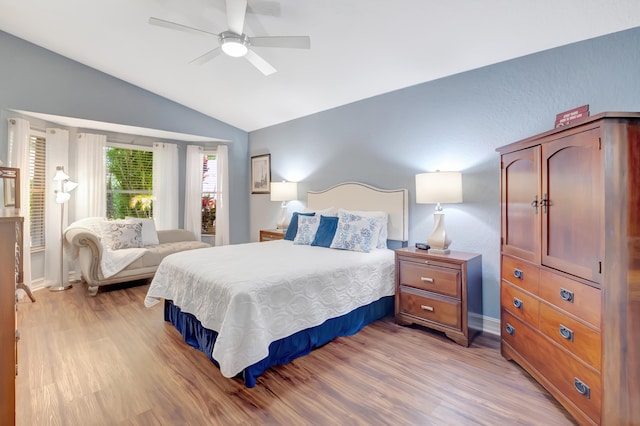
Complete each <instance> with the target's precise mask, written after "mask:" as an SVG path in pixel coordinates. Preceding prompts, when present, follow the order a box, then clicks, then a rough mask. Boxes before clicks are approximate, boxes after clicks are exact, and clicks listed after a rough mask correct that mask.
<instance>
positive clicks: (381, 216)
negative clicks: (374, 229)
mask: <svg viewBox="0 0 640 426" xmlns="http://www.w3.org/2000/svg"><path fill="white" fill-rule="evenodd" d="M343 212H344V213H351V214H355V215H357V216H362V217H372V218H374V219H376V220H378V221H380V232H379V233H378V236H377V238H376V245H375V248H387V239H388V238H389V236H388V230H387V228H388V226H389V214H388V213H387V212H383V211H356V210H344V209H340V210H339V211H338V214H340V213H343ZM371 248H373V247H371Z"/></svg>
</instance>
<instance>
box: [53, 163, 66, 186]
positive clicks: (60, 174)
mask: <svg viewBox="0 0 640 426" xmlns="http://www.w3.org/2000/svg"><path fill="white" fill-rule="evenodd" d="M67 179H69V175H68V174H66V173H65V172H64V169H63V168H62V166H58V167H56V175H55V176H54V177H53V180H54V181H56V182H59V181H63V180H67Z"/></svg>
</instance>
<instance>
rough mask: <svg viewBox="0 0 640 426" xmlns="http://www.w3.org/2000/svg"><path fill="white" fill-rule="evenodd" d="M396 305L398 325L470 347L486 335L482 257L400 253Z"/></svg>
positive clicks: (397, 263) (398, 255)
mask: <svg viewBox="0 0 640 426" xmlns="http://www.w3.org/2000/svg"><path fill="white" fill-rule="evenodd" d="M395 304H396V305H395V315H396V322H397V323H398V324H418V325H422V326H425V327H429V328H432V329H435V330H439V331H442V332H444V333H445V334H446V335H447V337H448V338H450V339H451V340H453V341H455V342H456V343H458V344H460V345H463V346H469V344H470V343H471V340H472V339H473V337H474V336H475V335H476V334H478V333H479V332H480V331H482V256H481V255H479V254H472V253H462V252H455V251H452V252H451V253H449V254H429V253H427V251H426V250H418V249H415V248H412V247H407V248H402V249H398V250H396V301H395Z"/></svg>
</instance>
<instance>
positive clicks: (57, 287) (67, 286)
mask: <svg viewBox="0 0 640 426" xmlns="http://www.w3.org/2000/svg"><path fill="white" fill-rule="evenodd" d="M71 287H73V285H72V284H71V283H67V284H65V285H52V286H50V287H49V291H63V290H68V289H70V288H71Z"/></svg>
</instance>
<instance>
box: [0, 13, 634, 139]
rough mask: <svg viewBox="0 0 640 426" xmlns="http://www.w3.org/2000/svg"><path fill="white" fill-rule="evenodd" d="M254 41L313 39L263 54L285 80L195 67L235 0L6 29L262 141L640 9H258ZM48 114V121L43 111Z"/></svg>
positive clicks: (39, 20)
mask: <svg viewBox="0 0 640 426" xmlns="http://www.w3.org/2000/svg"><path fill="white" fill-rule="evenodd" d="M249 6H250V7H253V8H254V9H256V10H260V9H263V10H264V9H267V10H271V11H274V10H276V11H277V10H278V9H279V11H280V13H279V16H273V13H272V14H271V15H269V14H247V18H246V24H245V33H246V34H247V35H249V36H258V35H269V36H273V35H309V36H310V37H311V50H298V49H276V48H265V47H255V48H254V49H255V51H256V52H257V53H259V54H260V55H261V56H262V57H263V58H264V59H266V60H267V61H268V62H269V63H271V64H272V65H273V66H274V67H275V68H276V69H277V70H278V72H277V73H275V74H272V75H270V76H264V75H262V74H261V73H260V72H259V71H257V70H256V69H255V68H253V66H251V65H250V64H249V63H248V62H247V61H246V60H245V59H243V58H237V59H236V58H231V57H227V56H224V55H220V56H218V57H216V58H215V59H213V60H212V61H210V62H208V63H206V64H204V65H200V66H198V65H192V64H189V61H191V60H192V59H195V58H196V57H198V56H200V55H201V54H203V53H205V52H207V51H208V50H210V49H212V48H213V47H216V46H217V43H218V42H217V40H216V38H215V37H213V36H208V35H206V34H191V33H185V32H180V31H174V30H170V29H166V28H161V27H157V26H152V25H149V23H148V19H149V17H151V16H153V17H157V18H161V19H166V20H170V21H175V22H179V23H182V24H185V25H189V26H192V27H197V28H201V29H204V30H208V31H211V32H214V33H219V32H221V31H224V30H226V29H227V24H226V18H225V13H224V11H225V3H224V0H106V1H105V0H102V1H98V0H56V1H52V0H0V30H3V31H6V32H8V33H10V34H13V35H15V36H17V37H20V38H23V39H25V40H27V41H30V42H32V43H35V44H37V45H39V46H42V47H44V48H47V49H49V50H52V51H54V52H56V53H59V54H61V55H63V56H66V57H68V58H71V59H74V60H76V61H78V62H81V63H83V64H85V65H88V66H90V67H93V68H95V69H98V70H100V71H103V72H105V73H107V74H110V75H113V76H115V77H117V78H120V79H122V80H125V81H127V82H129V83H132V84H135V85H137V86H139V87H142V88H144V89H147V90H149V91H151V92H153V93H156V94H158V95H161V96H164V97H166V98H168V99H171V100H173V101H175V102H178V103H180V104H182V105H185V106H188V107H190V108H193V109H195V110H197V111H200V112H202V113H204V114H206V115H209V116H211V117H214V118H217V119H219V120H221V121H223V122H226V123H229V124H231V125H233V126H236V127H239V128H240V129H243V130H246V131H252V130H256V129H260V128H263V127H267V126H270V125H274V124H277V123H281V122H284V121H288V120H291V119H294V118H298V117H301V116H305V115H309V114H313V113H316V112H319V111H323V110H326V109H330V108H333V107H336V106H339V105H344V104H347V103H350V102H354V101H357V100H360V99H364V98H368V97H371V96H375V95H378V94H381V93H386V92H389V91H393V90H396V89H400V88H404V87H408V86H412V85H415V84H419V83H423V82H426V81H430V80H434V79H437V78H441V77H445V76H448V75H452V74H456V73H459V72H463V71H467V70H471V69H474V68H479V67H482V66H485V65H489V64H493V63H496V62H501V61H504V60H508V59H512V58H515V57H519V56H523V55H527V54H530V53H534V52H538V51H541V50H545V49H549V48H553V47H557V46H561V45H564V44H568V43H572V42H576V41H580V40H584V39H588V38H593V37H596V36H600V35H604V34H608V33H612V32H616V31H620V30H624V29H628V28H632V27H637V26H640V1H638V0H563V1H561V0H530V1H526V2H525V1H518V0H483V1H480V0H446V1H435V0H395V1H390V0H386V1H383V0H278V1H259V0H249ZM43 112H46V111H43Z"/></svg>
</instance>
